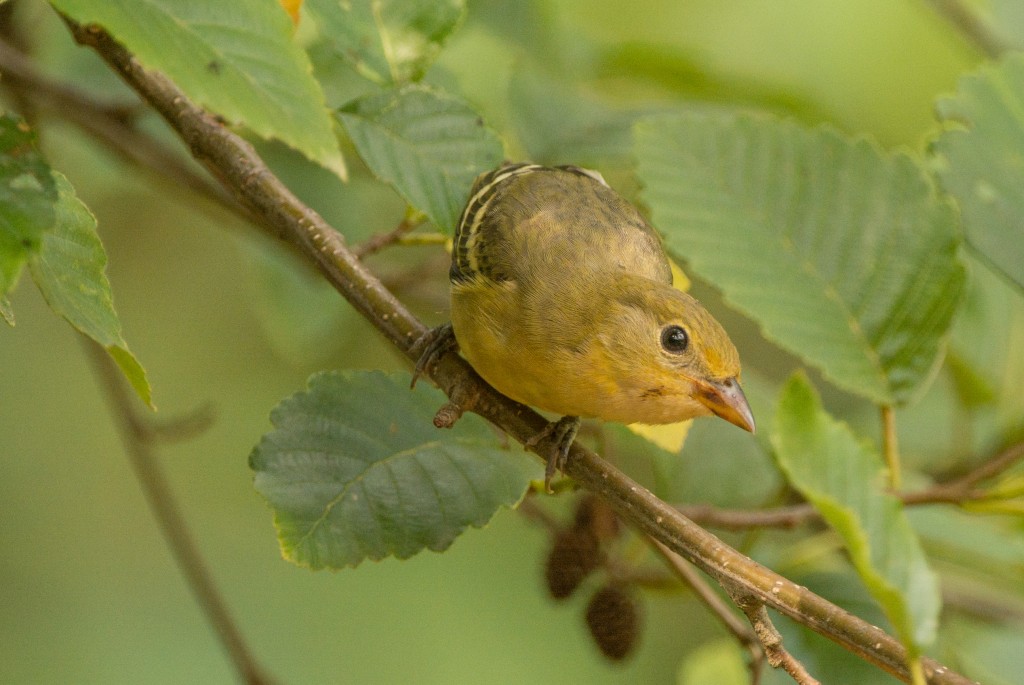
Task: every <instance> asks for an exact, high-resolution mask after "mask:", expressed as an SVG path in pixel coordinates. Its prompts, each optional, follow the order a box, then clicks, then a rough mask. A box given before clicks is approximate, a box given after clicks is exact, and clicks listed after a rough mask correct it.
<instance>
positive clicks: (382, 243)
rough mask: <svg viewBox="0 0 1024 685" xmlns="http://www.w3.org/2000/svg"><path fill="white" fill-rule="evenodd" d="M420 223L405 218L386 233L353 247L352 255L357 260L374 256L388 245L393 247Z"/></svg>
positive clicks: (417, 220) (411, 218) (413, 219)
mask: <svg viewBox="0 0 1024 685" xmlns="http://www.w3.org/2000/svg"><path fill="white" fill-rule="evenodd" d="M421 223H422V221H420V220H419V219H416V218H413V217H408V216H407V217H405V218H404V219H402V220H401V221H399V222H398V225H397V226H395V228H393V229H392V230H390V231H388V232H386V233H378V234H377V235H375V236H372V237H370V238H368V239H367V240H366V241H365V242H362V243H360V244H359V245H355V246H354V247H353V248H352V254H354V255H355V256H356V257H358V258H359V259H365V258H366V257H369V256H370V255H372V254H376V253H378V252H380V251H381V250H383V249H384V248H385V247H388V246H389V245H393V244H394V243H396V242H398V241H399V240H400V239H401V238H402V237H404V236H405V235H406V234H407V233H409V231H412V230H413V229H415V228H416V227H417V226H419V225H420V224H421Z"/></svg>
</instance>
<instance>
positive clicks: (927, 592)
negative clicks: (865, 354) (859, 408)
mask: <svg viewBox="0 0 1024 685" xmlns="http://www.w3.org/2000/svg"><path fill="white" fill-rule="evenodd" d="M772 444H773V445H774V446H775V450H776V456H777V458H778V461H779V466H780V467H781V468H782V470H783V471H784V472H785V473H786V476H787V478H788V479H789V481H790V483H791V484H792V485H793V487H795V488H796V489H797V490H798V491H799V492H800V493H801V494H802V495H803V496H804V497H805V498H807V500H808V501H809V502H811V504H813V505H814V507H815V508H816V509H817V510H818V511H820V512H821V515H822V516H823V517H824V519H825V520H826V521H827V522H828V524H829V525H830V526H831V527H832V528H833V529H834V530H835V531H836V532H837V533H838V534H839V535H840V537H842V539H843V541H844V542H845V543H846V547H847V549H848V550H849V552H850V558H851V560H852V561H853V565H854V567H855V568H856V569H857V572H858V574H859V575H860V577H861V578H862V579H863V581H864V584H865V585H866V586H867V588H868V591H869V592H870V593H871V595H872V596H873V597H874V598H875V600H876V601H877V602H878V603H879V605H880V606H881V608H882V610H883V611H884V612H885V614H886V616H888V618H889V620H890V621H891V622H892V624H893V627H894V628H895V630H896V633H897V635H899V637H900V639H901V640H902V641H903V643H904V644H905V645H906V647H907V649H908V651H909V652H910V654H911V655H912V656H916V655H918V654H920V649H921V647H922V646H924V645H927V644H929V643H931V642H932V640H933V639H934V638H935V631H936V627H937V624H938V615H939V608H940V600H939V588H938V578H937V576H936V575H935V574H934V573H933V572H932V570H931V568H929V566H928V561H927V559H926V558H925V555H924V552H923V550H922V548H921V543H920V541H919V540H918V538H917V535H916V534H915V533H914V530H913V528H911V526H910V523H909V521H908V519H907V517H906V514H905V512H904V511H903V505H902V503H901V502H900V501H899V500H898V499H897V498H896V497H894V496H893V495H891V494H889V493H888V492H887V491H886V489H885V482H886V478H885V467H884V466H883V465H882V460H881V458H880V457H879V455H878V454H877V453H876V452H875V451H874V449H873V448H872V447H871V446H870V445H869V444H868V443H866V442H863V441H861V440H859V439H858V438H857V437H856V436H855V435H854V434H853V432H852V431H851V430H850V428H849V426H847V425H846V424H844V423H841V422H839V421H836V420H835V419H833V418H832V417H831V416H829V415H828V414H827V413H826V412H825V410H824V409H823V408H822V406H821V400H820V398H819V397H818V395H817V393H816V392H815V390H814V388H813V387H811V385H810V382H809V381H808V380H807V378H806V376H804V375H803V374H802V373H797V374H795V375H794V376H793V377H792V378H791V379H790V380H789V382H788V383H787V384H786V385H785V387H784V388H783V390H782V394H781V397H780V399H779V409H778V414H777V415H776V417H775V426H774V431H773V433H772Z"/></svg>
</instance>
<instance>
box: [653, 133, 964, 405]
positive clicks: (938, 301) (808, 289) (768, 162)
mask: <svg viewBox="0 0 1024 685" xmlns="http://www.w3.org/2000/svg"><path fill="white" fill-rule="evenodd" d="M635 133H636V151H637V156H638V158H639V176H640V180H641V181H642V182H643V183H644V185H645V186H646V191H645V194H644V197H645V199H646V200H647V202H648V203H649V205H650V207H651V209H652V212H653V217H654V221H655V223H656V224H657V225H658V227H659V228H660V229H661V230H662V231H664V232H665V234H666V245H667V247H668V248H669V250H670V251H671V252H673V254H675V255H676V256H678V257H679V258H682V259H685V260H686V261H687V262H689V264H690V265H691V266H692V268H693V269H694V271H696V272H697V273H699V274H700V275H702V276H703V277H704V278H706V279H707V280H709V281H711V282H712V283H714V284H715V285H717V286H719V287H720V288H721V289H722V290H723V292H724V294H725V297H726V299H727V300H728V301H729V302H730V303H732V304H733V305H735V306H736V307H737V308H738V309H740V310H742V311H743V312H745V313H746V314H747V315H748V316H750V317H751V318H752V319H754V320H755V321H757V322H759V323H760V324H761V327H762V329H763V331H764V333H765V335H766V336H767V337H769V338H771V339H773V340H775V341H776V342H778V343H779V344H780V345H782V346H783V347H785V348H787V349H789V350H791V351H793V352H794V353H796V354H798V355H800V356H801V357H803V358H804V359H805V360H807V361H808V362H810V363H812V364H814V365H816V366H818V367H819V368H820V369H821V370H822V372H823V373H824V374H825V375H826V376H827V377H828V378H829V379H830V380H832V381H834V382H835V383H837V384H838V385H840V386H842V387H844V388H846V389H848V390H850V391H852V392H855V393H858V394H860V395H863V396H865V397H868V398H869V399H871V400H873V401H875V402H878V403H881V404H889V405H891V404H895V403H900V402H905V401H907V400H908V399H909V398H910V396H911V394H912V393H913V392H914V390H915V389H916V388H917V387H918V386H919V385H920V384H921V382H922V381H923V380H924V379H925V378H927V377H928V376H929V373H930V371H931V370H932V369H933V368H934V366H935V364H936V361H937V358H938V356H939V352H940V350H941V343H942V341H943V339H944V336H945V334H946V331H947V329H948V328H949V326H950V321H951V319H952V316H953V313H954V312H955V310H956V308H957V305H958V303H959V302H960V297H961V291H962V287H963V283H964V267H963V264H962V262H961V259H960V256H959V245H960V235H959V232H958V226H957V221H956V215H955V213H954V212H953V209H952V207H951V206H950V205H949V204H948V203H946V202H944V201H941V200H940V199H939V198H938V197H937V196H936V193H935V191H934V189H933V188H932V186H931V185H930V184H929V181H928V179H927V178H926V176H925V175H924V174H923V173H922V171H921V169H920V168H919V167H918V165H917V164H916V163H915V162H914V161H913V160H912V159H911V158H910V157H908V156H907V155H904V154H891V155H890V154H885V153H882V152H881V151H879V150H878V149H877V148H876V147H875V146H874V145H872V144H871V143H869V142H868V141H866V140H849V139H847V138H844V137H842V136H840V135H839V134H837V133H835V132H833V131H831V130H827V129H807V128H803V127H801V126H798V125H797V124H794V123H792V122H786V121H779V120H773V119H768V118H754V117H750V116H732V117H727V116H719V117H711V116H701V115H696V114H693V113H680V114H677V115H673V116H666V117H659V118H652V119H648V120H645V121H642V122H640V123H639V124H637V126H636V128H635Z"/></svg>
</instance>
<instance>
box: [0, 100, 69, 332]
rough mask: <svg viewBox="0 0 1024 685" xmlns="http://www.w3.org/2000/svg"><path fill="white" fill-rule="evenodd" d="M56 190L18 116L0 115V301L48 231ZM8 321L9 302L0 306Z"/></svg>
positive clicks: (10, 317)
mask: <svg viewBox="0 0 1024 685" xmlns="http://www.w3.org/2000/svg"><path fill="white" fill-rule="evenodd" d="M56 202H57V187H56V184H55V183H54V180H53V176H52V175H51V173H50V167H49V165H47V163H46V162H45V161H44V160H43V157H42V155H41V154H40V153H39V150H38V149H37V147H36V135H35V133H34V132H33V131H32V130H31V129H30V128H29V126H28V125H27V124H26V123H25V122H23V121H22V120H21V119H19V118H18V117H15V116H13V115H10V114H3V115H0V298H3V297H5V296H6V295H7V293H9V292H10V291H11V290H12V289H13V288H14V286H15V284H16V283H17V282H18V277H19V276H20V274H21V269H22V267H23V266H24V265H25V261H26V260H27V259H28V258H29V257H30V256H31V255H33V254H36V253H37V252H38V251H39V245H40V243H41V242H42V238H43V234H44V233H45V232H46V231H48V230H50V228H52V227H53V221H54V210H53V205H54V203H56ZM0 309H2V310H3V311H4V315H3V316H4V319H5V320H6V321H7V322H8V323H13V321H14V314H13V312H12V311H11V309H10V302H6V306H4V307H0Z"/></svg>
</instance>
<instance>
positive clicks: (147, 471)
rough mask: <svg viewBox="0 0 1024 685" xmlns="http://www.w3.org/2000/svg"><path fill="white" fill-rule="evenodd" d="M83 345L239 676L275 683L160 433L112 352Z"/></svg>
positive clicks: (182, 565) (145, 489)
mask: <svg viewBox="0 0 1024 685" xmlns="http://www.w3.org/2000/svg"><path fill="white" fill-rule="evenodd" d="M83 345H84V347H85V348H86V350H87V351H88V353H89V357H90V359H91V360H92V362H93V368H94V370H95V372H96V377H97V379H98V381H99V383H100V385H101V386H102V388H103V390H104V392H105V393H106V395H107V402H108V404H109V406H110V414H111V417H112V418H113V419H114V420H115V421H116V423H117V428H118V431H119V432H120V434H121V441H122V443H124V450H125V453H126V454H127V455H128V457H129V460H130V462H131V465H132V470H133V471H134V472H135V477H136V478H137V479H138V481H139V485H140V486H141V488H142V493H143V494H144V495H145V497H146V502H147V503H148V504H149V508H150V511H152V512H153V517H154V518H155V519H156V522H157V524H158V525H159V527H160V532H161V533H162V534H163V536H164V540H165V541H166V543H167V546H168V547H169V548H170V550H171V552H172V553H173V554H174V559H175V561H176V562H177V564H178V569H179V570H180V571H181V573H182V575H184V576H185V579H186V580H187V581H188V586H189V589H191V590H192V594H193V595H194V596H195V598H196V601H197V602H198V603H199V607H200V609H202V611H203V613H204V614H205V615H206V618H207V620H208V621H209V622H210V625H212V626H213V629H214V631H215V632H216V633H217V635H218V636H219V637H220V641H221V644H222V645H223V647H224V649H225V651H226V652H227V654H228V657H229V658H230V659H231V662H232V663H233V664H234V666H235V669H236V670H237V671H238V674H239V676H240V677H241V678H242V679H243V681H244V682H245V683H247V684H248V685H270V683H272V682H273V681H272V680H271V679H270V678H269V677H267V676H266V675H264V673H263V672H262V670H261V669H260V667H259V666H258V665H257V663H256V659H255V658H254V657H253V655H252V652H251V651H250V650H249V647H248V646H247V645H246V642H245V639H244V638H243V637H242V632H241V630H239V628H238V626H237V625H236V624H235V621H234V619H233V618H232V617H231V613H230V612H229V611H228V608H227V603H226V602H225V601H224V599H223V598H222V597H221V595H220V592H219V591H218V590H217V586H216V584H215V583H214V580H213V576H212V575H211V574H210V571H209V569H208V568H207V567H206V564H205V562H204V561H203V557H202V554H201V553H200V552H199V547H198V545H196V542H195V540H194V539H193V538H192V535H191V534H190V533H189V530H188V525H187V524H186V522H185V518H184V516H182V514H181V511H180V510H179V509H178V505H177V503H176V501H175V499H174V494H173V493H172V491H171V487H170V484H169V483H168V482H167V479H166V478H165V476H164V474H163V472H162V471H161V470H160V465H159V463H158V461H157V456H156V454H155V453H154V451H153V441H154V440H155V439H156V437H157V436H156V434H155V433H154V431H153V430H152V429H151V428H150V427H149V426H148V424H147V423H146V421H145V420H144V419H142V418H141V417H140V416H139V415H138V413H137V412H136V411H135V405H134V399H133V398H134V396H133V395H131V394H130V393H129V392H128V391H127V389H126V388H125V383H124V380H123V379H122V378H121V374H120V372H119V371H118V369H117V367H116V366H115V365H114V363H113V361H111V359H110V357H109V356H108V355H107V353H106V351H105V350H103V349H102V348H101V347H100V346H99V345H97V344H96V343H94V342H92V341H91V340H85V339H84V338H83Z"/></svg>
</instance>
